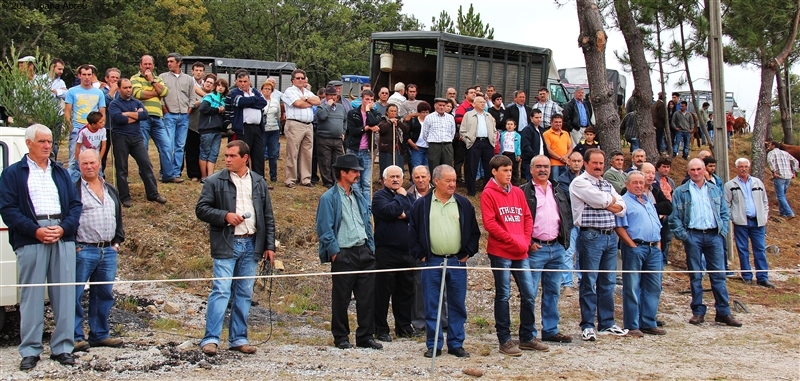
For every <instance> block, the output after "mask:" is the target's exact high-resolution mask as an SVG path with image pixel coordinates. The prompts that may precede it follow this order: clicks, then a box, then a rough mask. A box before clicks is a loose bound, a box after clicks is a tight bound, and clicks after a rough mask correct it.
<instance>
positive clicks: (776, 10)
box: [722, 0, 800, 67]
mask: <svg viewBox="0 0 800 381" xmlns="http://www.w3.org/2000/svg"><path fill="white" fill-rule="evenodd" d="M723 6H724V9H723V19H722V25H723V27H722V29H723V33H725V34H726V35H727V36H728V37H730V39H731V40H730V43H729V44H727V45H726V46H725V51H724V57H725V61H726V62H727V63H729V64H733V65H745V66H746V65H750V64H752V65H756V66H758V67H763V66H765V65H768V64H769V63H770V62H771V61H772V60H773V59H774V58H775V57H776V56H777V55H778V53H779V52H780V50H781V49H782V48H783V46H784V44H785V43H786V42H787V41H790V39H793V40H794V46H793V49H792V50H793V51H795V52H797V51H798V50H800V40H798V39H797V36H796V35H795V36H790V35H789V34H790V32H791V25H792V18H793V17H794V15H795V13H796V12H797V9H798V4H797V1H794V0H762V1H750V0H723Z"/></svg>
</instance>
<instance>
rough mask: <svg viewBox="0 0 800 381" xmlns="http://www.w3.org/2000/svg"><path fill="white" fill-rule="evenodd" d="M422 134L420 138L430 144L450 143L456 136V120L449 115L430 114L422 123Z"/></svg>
mask: <svg viewBox="0 0 800 381" xmlns="http://www.w3.org/2000/svg"><path fill="white" fill-rule="evenodd" d="M422 134H423V135H420V136H421V137H422V138H423V140H425V141H426V142H428V143H450V142H452V141H453V138H454V137H455V134H456V119H455V118H453V115H451V114H448V113H444V114H442V115H439V113H438V112H434V113H431V114H428V116H426V117H425V121H423V122H422Z"/></svg>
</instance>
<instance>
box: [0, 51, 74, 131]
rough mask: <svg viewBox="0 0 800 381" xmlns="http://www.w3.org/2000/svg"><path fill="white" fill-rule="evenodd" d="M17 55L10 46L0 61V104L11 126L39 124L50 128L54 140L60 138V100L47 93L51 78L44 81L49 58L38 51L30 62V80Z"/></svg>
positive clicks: (25, 66) (26, 67)
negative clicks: (32, 61) (33, 61)
mask: <svg viewBox="0 0 800 381" xmlns="http://www.w3.org/2000/svg"><path fill="white" fill-rule="evenodd" d="M19 56H20V55H19V53H18V52H17V50H16V48H15V46H13V45H12V46H11V47H10V54H9V55H8V56H6V59H5V62H0V102H2V104H3V106H5V107H6V110H7V112H8V114H9V115H10V116H11V117H13V119H14V121H13V123H11V125H13V126H20V127H27V126H29V125H31V124H34V123H41V124H44V125H45V126H47V127H49V128H50V131H51V132H52V133H53V141H56V142H57V141H59V140H60V138H61V131H62V129H61V128H60V127H61V124H62V123H61V122H62V120H63V117H61V116H60V115H59V110H60V109H61V107H60V105H59V100H58V98H56V97H55V96H54V94H53V93H52V92H51V91H50V79H49V78H47V69H48V64H49V63H50V56H48V55H42V54H40V53H39V51H38V50H37V51H36V52H35V53H34V57H36V61H35V63H33V75H34V77H33V78H30V76H29V71H28V66H27V64H22V66H20V65H18V63H17V60H18V59H19Z"/></svg>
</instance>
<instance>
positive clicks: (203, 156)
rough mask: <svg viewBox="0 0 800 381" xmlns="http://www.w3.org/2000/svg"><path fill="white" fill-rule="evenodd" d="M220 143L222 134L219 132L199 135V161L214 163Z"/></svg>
mask: <svg viewBox="0 0 800 381" xmlns="http://www.w3.org/2000/svg"><path fill="white" fill-rule="evenodd" d="M221 142H222V134H220V133H219V132H213V133H210V134H202V135H200V160H202V161H210V162H212V163H216V162H217V158H218V157H219V145H220V143H221Z"/></svg>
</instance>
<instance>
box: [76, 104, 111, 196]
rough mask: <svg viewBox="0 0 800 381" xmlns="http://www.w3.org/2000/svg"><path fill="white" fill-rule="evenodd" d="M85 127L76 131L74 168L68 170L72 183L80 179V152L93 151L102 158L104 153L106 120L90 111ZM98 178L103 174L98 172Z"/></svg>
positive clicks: (97, 113)
mask: <svg viewBox="0 0 800 381" xmlns="http://www.w3.org/2000/svg"><path fill="white" fill-rule="evenodd" d="M86 122H87V123H88V124H86V126H84V127H83V128H81V129H80V130H79V131H78V140H77V141H76V142H75V166H74V167H73V168H71V169H70V177H71V178H72V181H73V182H75V181H78V179H79V178H80V177H81V171H80V169H79V168H78V161H79V160H78V157H79V156H80V154H81V152H83V151H86V150H87V149H94V150H96V151H97V153H98V154H99V155H100V157H103V154H105V152H106V129H105V124H106V119H105V117H104V116H103V114H101V113H99V112H97V111H92V112H90V113H89V115H88V116H86ZM100 176H101V177H102V176H103V172H102V171H100Z"/></svg>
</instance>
